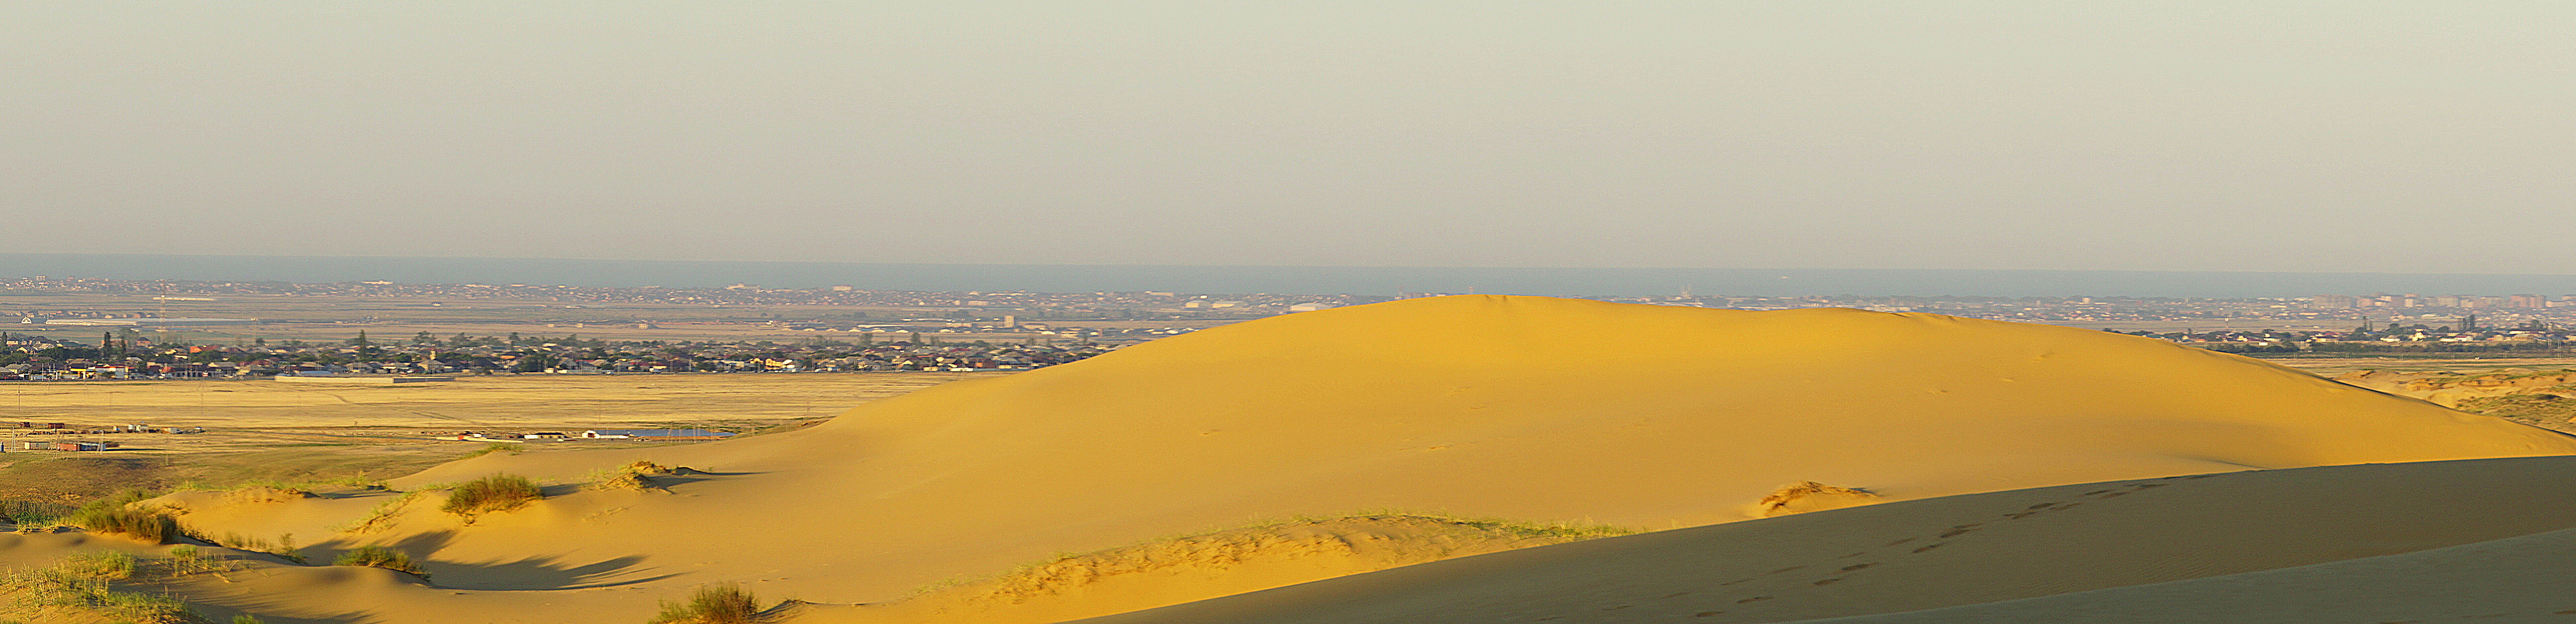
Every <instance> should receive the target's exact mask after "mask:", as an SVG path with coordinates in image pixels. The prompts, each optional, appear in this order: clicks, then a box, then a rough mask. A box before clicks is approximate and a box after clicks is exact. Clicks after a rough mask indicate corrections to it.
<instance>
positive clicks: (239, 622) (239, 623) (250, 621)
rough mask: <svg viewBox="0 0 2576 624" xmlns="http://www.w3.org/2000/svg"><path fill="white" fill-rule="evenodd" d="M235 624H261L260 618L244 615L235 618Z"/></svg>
mask: <svg viewBox="0 0 2576 624" xmlns="http://www.w3.org/2000/svg"><path fill="white" fill-rule="evenodd" d="M233 624H259V618H256V617H251V614H248V613H244V614H241V615H236V616H233Z"/></svg>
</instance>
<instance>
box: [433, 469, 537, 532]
mask: <svg viewBox="0 0 2576 624" xmlns="http://www.w3.org/2000/svg"><path fill="white" fill-rule="evenodd" d="M545 497H546V495H545V492H544V491H542V490H539V489H537V483H536V482H535V481H529V480H528V478H527V477H522V476H518V475H513V474H493V475H484V476H483V478H480V479H475V480H472V481H467V482H464V483H459V484H456V488H455V489H453V490H449V491H448V493H447V504H444V505H440V506H439V507H438V510H439V511H444V512H447V513H451V514H456V515H459V516H464V517H465V518H466V519H468V520H469V521H470V520H472V519H473V517H474V516H477V515H481V514H486V513H493V512H500V511H509V510H512V509H518V508H519V507H520V506H523V505H526V504H528V503H530V502H533V501H536V500H539V499H543V498H545Z"/></svg>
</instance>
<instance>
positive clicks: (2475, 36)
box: [0, 0, 2576, 273]
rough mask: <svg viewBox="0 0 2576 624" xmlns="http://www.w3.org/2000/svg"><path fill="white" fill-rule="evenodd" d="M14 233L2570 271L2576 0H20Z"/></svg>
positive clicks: (1222, 255) (949, 256) (869, 256)
mask: <svg viewBox="0 0 2576 624" xmlns="http://www.w3.org/2000/svg"><path fill="white" fill-rule="evenodd" d="M7 14H8V15H9V16H10V17H9V19H7V20H0V84H5V85H7V88H5V89H0V124H6V127H7V129H8V131H6V132H0V205H5V206H6V210H0V213H5V214H0V231H5V232H6V235H7V236H8V237H9V241H10V242H9V244H8V245H7V248H8V249H7V250H8V251H15V252H32V253H72V252H138V253H205V254H252V255H259V254H280V255H376V256H484V257H513V258H525V257H566V258H661V259H710V260H770V261H831V262H894V263H909V262H953V263H996V264H1155V265H1320V266H1414V267H1425V266H1429V267H1439V266H1449V267H1712V268H1731V267H1744V268H1754V267H1806V268H1887V269H2055V270H2146V271H2354V272H2395V273H2567V272H2570V270H2569V269H2568V268H2566V264H2567V263H2566V258H2567V257H2568V256H2569V254H2568V253H2567V252H2568V251H2570V248H2571V245H2570V243H2569V242H2568V237H2567V236H2566V234H2567V233H2568V232H2571V231H2576V206H2571V201H2570V200H2571V198H2576V193H2571V191H2576V177H2571V176H2570V175H2569V172H2570V171H2576V157H2571V146H2576V120H2571V118H2570V115H2569V114H2568V113H2567V111H2569V110H2576V80H2571V78H2576V76H2571V74H2572V73H2576V72H2572V71H2571V70H2576V45H2570V43H2571V42H2576V36H2571V35H2576V4H2570V3H2561V2H2482V3H2400V2H2250V3H2248V2H2225V3H2221V2H2203V1H2189V2H2167V3H2152V4H2114V3H2064V2H1952V3H1925V4H1899V3H1752V2H1671V3H1641V2H1618V3H1515V2H1414V3H1295V4H1294V5H1293V6H1286V5H1281V6H1266V7H1264V6H1235V5H1209V4H1202V3H1132V2H1131V3H985V4H969V3H902V4H893V3H847V2H839V3H756V4H732V3H726V4H717V3H669V2H613V3H612V2H579V3H575V2H527V3H520V2H511V3H502V2H484V3H477V2H447V3H346V4H331V3H307V2H273V1H257V0H252V1H243V2H228V3H178V2H169V3H136V2H98V3H39V2H11V3H8V9H7Z"/></svg>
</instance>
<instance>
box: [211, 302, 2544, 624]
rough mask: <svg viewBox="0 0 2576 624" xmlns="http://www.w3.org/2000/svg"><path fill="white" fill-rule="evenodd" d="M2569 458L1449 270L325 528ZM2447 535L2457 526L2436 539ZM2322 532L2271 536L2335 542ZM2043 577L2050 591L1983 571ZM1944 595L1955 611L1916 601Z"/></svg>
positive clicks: (1568, 509)
mask: <svg viewBox="0 0 2576 624" xmlns="http://www.w3.org/2000/svg"><path fill="white" fill-rule="evenodd" d="M1568 335H1580V336H1582V338H1581V339H1567V338H1563V337H1564V336H1568ZM2569 453H2576V443H2571V439H2570V438H2568V437H2566V436H2562V435H2559V434H2555V433H2551V432H2547V431H2542V430H2538V429H2534V428H2530V427H2526V426H2522V425H2517V424H2513V423H2508V422H2504V421H2501V420H2497V419H2492V418H2486V417H2480V416H2474V415H2468V414H2462V413H2458V412H2454V411H2450V410H2447V409H2443V408H2441V407H2439V406H2435V405H2432V404H2429V403H2424V402H2421V401H2416V400H2412V399H2405V398H2399V397H2394V396H2390V395H2387V394H2383V393H2379V392H2373V391H2369V390H2364V389H2360V388H2355V387H2351V386H2347V385H2343V384H2338V383H2334V382H2331V381H2327V380H2323V379H2319V378H2317V377H2314V376H2311V375H2307V374H2305V373H2301V372H2298V371H2294V370H2289V369H2285V368H2281V367H2277V366H2272V365H2269V364H2265V363H2262V362H2259V361H2255V360H2251V359H2246V358H2241V357H2235V356H2229V355H2222V354H2215V353H2210V352H2207V351H2201V350H2195V349H2189V348H2184V347H2180V346H2176V345H2173V344H2170V343H2165V342H2161V341H2156V340H2151V339H2145V338H2138V337H2132V336H2124V335H2117V334H2109V333H2103V332H2095V331H2088V330H2081V329H2071V328H2064V327H2053V326H2043V325H2026V324H2015V323H2003V322H1993V321H1978V320H1968V319H1959V318H1953V317H1947V316H1940V315H1928V314H1884V313H1874V312H1863V311H1857V310H1834V309H1810V310H1788V311H1776V312H1745V311H1730V310H1705V309H1696V308H1680V307H1662V306H1640V305H1623V304H1609V303H1600V302H1592V301H1580V300H1564V299H1549V298H1538V297H1496V296H1468V297H1442V298H1432V299H1416V300H1407V301H1400V302H1394V303H1387V304H1377V305H1369V306H1358V307H1351V308H1341V309H1334V310H1327V311H1321V312H1312V313H1303V314H1296V315H1289V316H1284V317H1277V318H1272V319H1266V320H1261V321H1255V322H1248V323H1242V324H1238V325H1231V326H1226V327H1221V328H1216V329H1210V330H1206V331H1202V332H1198V333H1195V334H1191V335H1187V336H1180V337H1175V338H1171V339H1166V340H1161V341H1156V342H1152V343H1147V344H1144V345H1139V346H1135V347H1130V348H1127V349H1124V350H1121V351H1119V352H1116V353H1113V354H1110V355H1107V356H1103V357H1098V358H1093V359H1090V360H1086V361H1083V362H1078V363H1075V364H1070V365H1065V366H1058V367H1053V368H1047V369H1042V370H1038V371H1032V372H1029V373H1023V374H1017V375H1011V376H1007V377H999V378H988V379H980V380H972V381H964V382H959V383H954V384H949V385H944V386H939V387H935V388H931V389H927V390H923V391H919V392H915V393H912V394H908V395H904V396H900V397H896V398H892V399H886V400H882V401H878V402H875V403H871V404H868V405H865V406H862V407H860V408H858V409H855V410H852V411H850V412H848V413H847V414H845V415H843V416H841V417H840V418H838V419H836V420H834V421H832V422H831V423H828V424H826V425H823V426H819V427H813V428H810V429H805V430H800V431H793V432H787V433H780V434H774V435H765V436H758V437H751V438H745V439H738V440H730V441H724V442H716V443H709V444H700V445H690V446H684V447H669V448H654V449H626V450H602V451H547V452H531V453H525V454H517V455H512V454H496V455H490V456H485V457H481V458H477V459H472V460H466V461H461V462H456V463H452V464H448V465H444V466H440V467H437V468H434V469H431V470H428V471H426V472H423V473H421V474H419V475H415V476H412V477H407V478H404V479H400V480H397V481H396V482H395V485H396V486H397V487H398V488H403V489H421V488H424V487H426V486H429V485H431V484H436V483H442V482H455V481H462V480H466V479H470V478H473V477H476V476H480V475H484V474H489V473H494V472H508V473H516V474H523V475H528V476H532V477H536V478H539V479H541V480H544V481H547V482H549V483H553V484H555V485H552V486H550V488H549V492H550V494H551V495H552V496H551V497H550V498H549V499H548V500H546V501H543V502H541V503H538V504H536V505H532V506H530V507H528V508H525V509H521V510H518V511H512V512H508V513H500V514H493V515H490V516H486V517H484V518H481V519H479V520H478V521H476V522H474V523H472V524H470V525H469V524H465V523H463V522H461V521H459V520H458V519H456V518H453V517H449V516H446V515H444V514H440V513H437V512H436V511H435V507H436V505H435V504H434V503H435V502H436V500H435V497H436V496H438V495H436V494H429V495H426V496H425V497H424V498H423V500H421V501H417V502H414V503H411V504H408V505H405V506H402V507H399V508H398V509H397V510H396V512H395V513H393V514H392V515H390V516H388V517H387V518H386V519H385V521H384V522H381V523H379V525H378V526H379V527H380V530H375V531H371V532H366V533H357V534H352V533H340V534H336V535H337V537H336V540H335V541H332V542H323V543H319V544H317V545H316V546H315V547H314V548H313V549H312V550H313V552H314V553H315V554H317V555H327V554H328V553H330V552H332V551H333V550H335V549H339V548H345V547H348V546H353V545H356V544H360V543H381V544H389V545H393V546H396V547H399V548H402V549H404V550H407V551H410V552H412V553H413V554H414V555H415V556H419V557H422V558H425V559H428V560H429V568H430V570H431V571H432V572H433V573H434V574H435V575H436V578H437V579H438V581H439V584H440V585H442V586H445V587H452V588H460V589H463V590H467V593H465V594H456V595H460V596H472V595H474V593H473V590H492V591H503V590H559V591H548V592H522V593H529V594H531V595H545V596H548V598H547V600H545V601H543V603H544V604H542V605H537V606H529V607H526V610H522V611H512V612H511V613H509V614H508V616H507V617H508V618H511V619H514V620H519V621H534V620H541V619H547V618H557V619H556V620H554V621H562V620H560V618H561V617H564V616H568V615H579V616H582V617H583V618H584V621H619V620H629V619H641V618H642V617H644V616H645V615H646V614H647V613H649V612H650V611H651V609H652V608H653V606H652V599H653V598H655V597H661V596H669V595H673V594H675V593H677V592H681V591H685V590H686V589H687V588H689V587H693V586H695V585H697V584H700V583H707V582H716V581H742V582H745V583H747V584H749V585H750V586H751V587H752V588H753V589H755V590H757V591H760V592H762V593H763V594H764V595H768V596H773V597H787V596H793V597H797V598H802V599H805V600H811V601H818V602H832V603H861V602H877V603H882V602H888V601H894V600H898V599H901V598H904V597H905V596H907V595H909V594H910V592H911V590H912V589H913V588H915V587H919V586H922V585H924V584H928V583H934V582H938V581H941V580H943V579H954V578H961V577H966V578H971V577H978V576H983V575H993V574H999V573H1003V572H1005V571H1008V570H1011V569H1012V568H1013V566H1015V565H1020V564H1028V563H1036V562H1043V561H1047V560H1050V559H1051V558H1053V557H1054V556H1055V554H1056V553H1065V552H1072V553H1084V552H1091V551H1096V550H1102V549H1113V548H1119V547H1124V546H1129V545H1134V544H1138V543H1144V542H1150V541H1151V540H1154V539H1156V538H1158V537H1163V536H1170V535H1176V534H1191V533H1199V532H1204V531H1208V530H1213V529H1222V528H1225V527H1230V526H1239V525H1242V524H1244V523H1246V522H1249V521H1254V520H1261V519H1271V518H1280V517H1285V516H1290V515H1301V514H1302V515H1313V516H1336V515H1341V514H1346V513H1349V512H1352V511H1355V510H1364V509H1409V510H1425V511H1444V512H1454V513H1458V514H1463V515H1472V516H1497V517H1508V518H1518V519H1528V520H1568V521H1591V522H1599V523H1606V524H1614V525H1621V526H1628V527H1635V528H1640V529H1669V528H1677V527H1693V526H1701V525H1709V524H1715V523H1726V522H1736V521H1742V520H1747V519H1751V518H1755V517H1759V516H1760V515H1763V514H1764V513H1765V512H1766V510H1765V509H1764V508H1763V506H1762V505H1760V504H1759V503H1760V501H1762V500H1763V499H1764V498H1765V497H1766V496H1768V495H1771V494H1773V493H1775V492H1776V491H1778V490H1779V489H1780V488H1781V487H1782V486H1784V485H1790V484H1798V483H1802V482H1808V481H1813V482H1816V483H1817V484H1818V485H1819V486H1823V487H1831V488H1850V489H1856V490H1860V491H1865V492H1867V493H1869V494H1870V495H1872V496H1874V497H1875V498H1869V497H1846V498H1847V499H1849V500H1843V501H1840V502H1834V503H1833V504H1815V505H1807V506H1798V505H1791V506H1789V507H1788V508H1787V511H1801V510H1805V509H1822V508H1828V507H1833V506H1838V505H1841V504H1847V503H1865V502H1871V501H1902V500H1909V499H1923V498H1929V497H1942V496H1951V495H1957V494H1966V493H1975V492H1991V491H1997V490H2009V489H2015V488H2028V487H2038V486H2049V485H2058V484H2066V483H2084V482H2096V481H2110V480H2121V479H2139V478H2154V477H2164V476H2172V475H2186V474H2200V473H2210V472H2220V471H2228V470H2244V469H2256V468H2292V467H2300V466H2315V465H2331V464H2353V463H2364V462H2407V461H2431V460H2449V459H2464V458H2479V457H2506V456H2530V455H2558V454H2569ZM638 459H645V460H651V461H655V462H659V463H662V464H666V465H681V466H689V467H692V468H696V469H699V470H702V471H706V474H699V475H691V476H688V477H685V478H670V479H668V480H667V482H666V483H664V485H665V490H667V491H590V490H583V489H582V488H580V487H579V485H578V484H579V483H580V482H581V481H584V480H586V478H587V477H585V475H586V474H587V473H591V472H593V471H597V470H601V469H606V468H611V467H614V466H618V465H622V464H625V463H627V462H630V461H634V460H638ZM1818 491H1819V492H1828V491H1831V490H1818ZM393 498H395V496H393V495H391V494H388V493H350V494H347V495H342V496H337V497H332V498H318V499H304V500H290V501H284V502H262V503H243V502H231V501H212V500H207V501H196V502H195V503H194V509H195V510H194V511H192V512H191V513H190V515H189V517H188V521H189V522H190V523H191V524H192V525H196V526H200V527H203V528H205V529H207V530H210V531H238V532H241V533H245V534H255V535H265V534H274V533H280V532H294V533H296V534H297V535H299V536H303V537H304V538H305V539H307V540H308V541H312V542H320V541H321V540H322V539H323V538H324V537H325V536H329V535H335V534H332V533H330V532H329V531H330V529H332V528H335V527H345V526H349V525H350V524H352V523H354V522H356V521H358V520H359V519H361V518H363V517H365V516H367V514H369V513H370V510H372V509H374V508H376V507H377V506H378V505H379V504H381V503H383V502H386V501H389V500H392V499H393ZM1870 509H1873V508H1872V507H1862V508H1857V509H1844V510H1839V511H1836V512H1816V513H1810V514H1804V515H1793V516H1788V517H1785V518H1779V519H1773V520H1767V521H1764V522H1769V523H1777V522H1785V521H1802V522H1803V521H1804V520H1802V519H1803V518H1806V517H1810V516H1815V517H1824V515H1825V513H1842V514H1849V513H1854V512H1860V511H1866V510H1870ZM1769 511H1774V512H1776V511H1779V510H1769ZM1979 513H1984V510H1983V509H1982V508H1980V510H1979ZM1962 523H1964V522H1962ZM1737 526H1754V525H1737ZM1762 526H1769V525H1762ZM1908 526H1909V527H1910V526H1911V525H1908ZM1727 530H1736V529H1732V528H1729V529H1727ZM1909 530H1911V529H1909ZM2537 530H2542V529H2540V528H2533V529H2530V531H2537ZM2530 531H2523V532H2530ZM308 532H314V533H308ZM2506 534H2507V533H2499V534H2493V535H2488V534H2483V533H2482V534H2480V535H2481V537H2478V539H2492V538H2494V537H2502V536H2504V535H2506ZM1629 539H1636V538H1629ZM1890 539H1893V538H1890ZM2451 543H2463V542H2462V541H2449V542H2444V543H2442V544H2434V545H2437V546H2438V545H2447V544H2451ZM2426 547H2429V546H2426ZM2383 550H2385V551H2386V552H2402V551H2404V550H2408V549H2383ZM1319 556H1324V557H1327V558H1329V557H1331V556H1332V555H1319ZM2304 556H2305V555H2300V556H2289V555H2284V556H2283V557H2284V558H2281V559H2279V561H2282V562H2284V563H2279V564H2278V565H2270V564H2266V565H2270V567H2278V566H2279V565H2297V564H2299V563H2304V562H2313V561H2324V560H2327V559H2313V560H2312V559H2302V558H2300V557H2304ZM1410 561H1411V560H1410V559H1401V558H1395V559H1388V558H1380V559H1368V558H1365V557H1362V558H1356V559H1350V560H1346V561H1339V562H1322V561H1310V562H1307V563H1304V564H1300V565H1301V566H1303V567H1302V568H1298V569H1303V570H1305V571H1304V572H1298V573H1287V572H1279V573H1275V574H1269V573H1265V574H1267V575H1266V576H1259V577H1258V578H1262V579H1266V580H1262V581H1260V582H1245V581H1244V580H1243V579H1246V578H1256V577H1254V576H1244V577H1237V578H1233V579H1222V578H1221V577H1223V575H1222V574H1220V573H1219V572H1221V571H1222V570H1221V569H1220V567H1221V566H1220V567H1206V568H1204V569H1201V568H1193V567H1190V566H1181V567H1179V568H1169V567H1167V568H1160V569H1163V570H1165V571H1166V572H1167V573H1169V574H1172V575H1174V576H1191V577H1192V578H1201V579H1215V580H1205V581H1204V582H1198V581H1194V582H1186V583H1173V584H1168V585H1164V586H1160V587H1158V588H1156V589H1155V590H1154V591H1153V592H1132V593H1128V594H1121V595H1126V596H1141V595H1144V594H1145V593H1152V595H1153V597H1152V598H1150V599H1146V598H1137V599H1127V598H1121V599H1118V600H1105V601H1101V602H1098V603H1096V604H1089V605H1088V606H1084V604H1081V603H1080V601H1072V602H1067V601H1061V600H1059V601H1048V600H1034V602H1042V603H1047V604H1050V605H1053V606H1050V607H1048V608H1047V609H1044V610H1031V611H1029V612H1027V613H1024V614H1019V615H1013V614H1009V613H1000V612H993V613H989V614H988V618H987V619H986V620H985V621H989V622H1010V621H1029V622H1039V621H1050V620H1052V619H1063V618H1069V617H1080V616H1087V615H1098V614H1106V613H1114V612H1117V611H1122V610H1127V609H1134V608H1141V607H1146V606H1153V604H1157V603H1177V602H1183V601H1188V600H1194V599H1199V598H1206V597H1210V596H1216V595H1223V594H1227V593H1234V592H1241V591H1248V590H1252V589H1258V588H1260V587H1261V586H1266V585H1284V584H1288V583H1295V582H1301V581H1305V580H1312V579H1317V578H1326V577H1330V576H1334V575H1339V574H1346V573H1351V572H1359V571H1365V570H1367V569H1374V568H1375V567H1383V566H1388V565H1399V564H1401V563H1409V562H1410ZM2264 561H2271V560H2268V559H2267V560H2264ZM1191 565H1196V564H1191ZM1290 567H1294V566H1289V567H1280V568H1277V570H1287V569H1289V568H1290ZM2254 569H2262V568H2261V567H2247V568H2243V569H2235V570H2229V571H2249V570H2254ZM1174 570H1179V571H1178V572H1175V571H1174ZM1190 570H1198V571H1190ZM1184 573H1186V574H1184ZM1192 575H1194V576H1192ZM2201 575H2202V576H2205V575H2206V574H2201ZM2177 578H2182V577H2177ZM1103 582H1107V581H1103ZM2142 582H2143V581H2142ZM2052 587H2055V586H2052ZM2090 588H2091V587H2072V588H2071V589H2065V590H2062V591H2072V590H2075V589H2090ZM1104 592H1105V590H1104ZM316 593H327V592H318V591H317V592H316ZM397 593H399V591H397ZM415 593H416V594H417V595H407V596H408V597H380V598H377V599H373V600H371V601H369V602H367V603H365V604H352V605H350V606H349V608H351V609H356V610H359V611H363V612H366V613H371V614H374V615H372V616H371V617H373V618H376V619H378V620H379V621H388V622H397V621H446V620H448V619H449V618H452V617H453V616H454V613H449V612H446V611H444V610H443V609H442V608H441V607H439V606H437V605H438V604H439V603H440V602H441V601H442V600H447V599H446V598H441V597H440V596H443V595H450V593H451V592H449V591H448V590H446V589H435V590H433V589H421V590H419V591H417V592H415ZM1106 593H1114V592H1106ZM2020 595H2039V594H2015V595H2002V594H1998V595H1997V597H1992V598H1989V599H1993V600H2000V599H2004V598H2009V597H2018V596H2020ZM322 599H323V600H336V599H337V598H331V597H325V598H322ZM458 600H462V599H461V598H460V599H458ZM1784 604H1785V603H1784ZM1929 606H1940V605H1931V604H1927V605H1924V606H1922V607H1909V608H1926V607H1929ZM831 611H832V610H831V609H824V608H816V609H814V610H813V612H814V613H816V614H817V615H816V616H815V617H825V616H823V615H820V614H822V613H826V612H831ZM866 611H868V610H865V609H850V610H847V611H844V612H841V614H840V615H839V616H833V617H862V615H861V614H862V612H866ZM1824 615H1828V614H1823V613H1818V614H1811V615H1804V616H1800V617H1822V616H1824ZM867 617H874V616H867ZM491 621H505V620H503V619H493V620H491Z"/></svg>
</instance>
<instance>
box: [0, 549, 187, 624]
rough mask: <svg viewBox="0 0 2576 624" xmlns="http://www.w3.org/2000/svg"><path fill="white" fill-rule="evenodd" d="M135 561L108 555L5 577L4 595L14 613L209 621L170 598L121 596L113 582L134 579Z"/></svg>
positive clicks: (161, 622)
mask: <svg viewBox="0 0 2576 624" xmlns="http://www.w3.org/2000/svg"><path fill="white" fill-rule="evenodd" d="M135 572H136V564H135V561H134V557H133V556H131V555H127V554H125V553H122V552H115V551H107V552H100V553H92V554H84V555H77V556H73V557H70V558H67V559H64V560H63V561H61V562H60V563H56V564H54V565H51V566H46V567H41V568H33V569H27V570H19V571H16V572H11V573H8V574H5V575H0V593H6V594H8V596H9V603H8V606H9V607H10V608H12V609H14V610H27V611H36V612H43V611H71V612H75V613H81V614H85V615H87V616H88V617H87V618H83V619H103V620H107V621H111V622H134V623H136V624H198V623H203V622H206V619H205V617H204V616H200V615H198V614H197V612H196V611H194V610H192V609H189V608H188V603H186V602H184V601H181V600H179V599H177V598H173V597H171V596H168V595H165V594H147V593H142V592H131V591H120V590H117V589H114V588H113V587H111V586H110V585H109V584H108V583H109V582H110V581H121V580H126V579H130V578H133V577H134V575H135Z"/></svg>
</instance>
